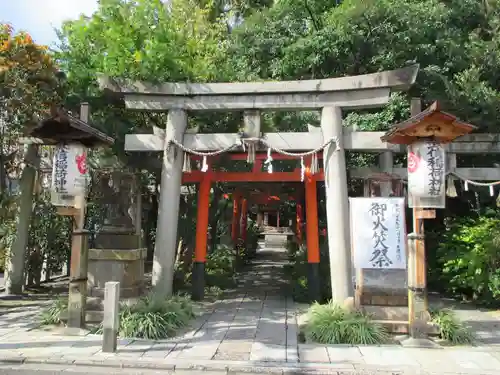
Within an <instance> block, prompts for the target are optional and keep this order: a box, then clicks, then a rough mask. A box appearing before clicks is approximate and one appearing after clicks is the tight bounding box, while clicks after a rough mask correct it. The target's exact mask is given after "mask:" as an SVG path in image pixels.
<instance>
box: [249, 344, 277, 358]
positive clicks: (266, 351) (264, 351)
mask: <svg viewBox="0 0 500 375" xmlns="http://www.w3.org/2000/svg"><path fill="white" fill-rule="evenodd" d="M250 360H251V361H261V362H286V346H285V345H266V344H262V343H260V342H254V343H253V345H252V350H251V352H250Z"/></svg>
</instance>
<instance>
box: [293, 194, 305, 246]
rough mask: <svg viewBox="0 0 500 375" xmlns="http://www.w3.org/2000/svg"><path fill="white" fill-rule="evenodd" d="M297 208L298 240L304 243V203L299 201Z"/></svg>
mask: <svg viewBox="0 0 500 375" xmlns="http://www.w3.org/2000/svg"><path fill="white" fill-rule="evenodd" d="M295 210H296V215H297V216H296V218H297V221H296V224H297V228H296V232H297V241H298V243H299V245H301V244H302V221H303V214H304V213H303V212H302V203H299V202H297V205H296V206H295Z"/></svg>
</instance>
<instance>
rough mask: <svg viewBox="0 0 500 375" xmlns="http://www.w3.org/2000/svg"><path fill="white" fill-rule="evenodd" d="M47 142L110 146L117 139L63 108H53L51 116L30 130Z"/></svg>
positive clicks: (34, 135)
mask: <svg viewBox="0 0 500 375" xmlns="http://www.w3.org/2000/svg"><path fill="white" fill-rule="evenodd" d="M29 135H30V136H32V137H37V138H41V139H42V140H43V141H44V142H45V143H46V144H57V143H62V142H71V141H75V142H80V143H82V144H83V145H84V146H86V147H89V148H90V147H97V146H110V145H112V144H113V143H114V142H115V140H114V139H113V138H111V137H109V136H107V135H106V134H104V133H103V132H101V131H99V130H97V129H96V128H94V127H93V126H91V125H90V124H88V123H86V122H85V121H82V120H80V119H79V118H77V117H74V116H73V115H71V114H70V113H69V112H67V111H65V110H64V109H62V108H53V109H51V117H49V118H47V119H44V120H42V121H40V122H39V123H38V124H37V125H36V126H35V127H34V128H32V129H31V130H30V131H29Z"/></svg>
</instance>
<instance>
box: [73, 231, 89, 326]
mask: <svg viewBox="0 0 500 375" xmlns="http://www.w3.org/2000/svg"><path fill="white" fill-rule="evenodd" d="M75 227H76V226H75ZM88 235H89V232H88V231H87V230H84V229H79V228H74V229H73V239H72V243H71V269H70V279H69V294H68V328H69V329H70V330H72V329H79V328H84V327H85V307H86V304H87V269H88V256H89V253H88Z"/></svg>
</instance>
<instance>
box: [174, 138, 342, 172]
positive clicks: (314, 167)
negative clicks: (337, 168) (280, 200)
mask: <svg viewBox="0 0 500 375" xmlns="http://www.w3.org/2000/svg"><path fill="white" fill-rule="evenodd" d="M257 143H262V144H263V145H264V146H266V147H267V159H266V161H264V164H265V165H266V166H267V172H268V173H273V165H272V162H273V158H272V155H271V152H272V151H274V152H276V153H278V154H281V155H285V156H291V157H296V158H300V171H301V174H300V176H301V177H300V178H301V181H304V175H305V170H306V167H305V164H304V157H306V156H310V155H312V159H311V173H312V174H316V173H317V172H319V168H318V160H317V159H318V158H317V153H318V152H320V151H322V150H324V149H325V148H326V147H327V146H328V145H330V144H332V143H335V150H334V151H338V150H340V141H339V139H338V138H337V137H332V138H330V139H329V140H327V141H326V142H325V143H323V144H322V145H321V146H320V147H318V148H316V149H314V150H311V151H306V152H297V153H296V152H288V151H285V150H282V149H279V148H277V147H273V146H272V145H271V144H269V143H268V142H267V141H266V140H265V139H261V138H241V139H240V143H235V144H233V145H231V146H229V147H226V148H224V149H222V150H218V151H214V152H200V151H196V150H192V149H190V148H188V147H185V146H184V145H183V144H182V143H181V142H178V141H177V140H175V139H171V140H170V141H169V143H168V147H170V146H171V145H175V146H177V147H179V148H180V149H181V150H182V151H184V153H185V156H184V159H185V160H184V165H185V171H186V172H188V171H189V170H190V168H188V167H187V164H188V160H189V158H188V155H187V154H193V155H197V156H201V157H203V162H202V167H201V171H202V172H206V171H207V170H208V164H207V157H210V156H218V155H221V154H224V153H226V152H229V151H232V150H234V149H236V148H238V147H241V148H242V149H243V151H244V152H245V150H246V148H248V156H247V162H248V163H253V162H254V160H255V152H256V144H257Z"/></svg>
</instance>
